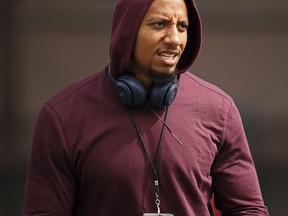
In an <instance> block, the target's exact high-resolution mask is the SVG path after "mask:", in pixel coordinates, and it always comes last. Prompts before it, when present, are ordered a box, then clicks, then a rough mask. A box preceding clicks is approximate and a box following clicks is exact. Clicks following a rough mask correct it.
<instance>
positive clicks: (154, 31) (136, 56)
mask: <svg viewBox="0 0 288 216" xmlns="http://www.w3.org/2000/svg"><path fill="white" fill-rule="evenodd" d="M187 28H188V15H187V8H186V4H185V2H184V0H173V1H172V0H154V1H153V3H152V4H151V6H150V7H149V9H148V11H147V13H146V15H145V16H144V18H143V21H142V23H141V25H140V28H139V31H138V35H137V39H136V44H135V47H134V53H133V59H132V64H131V66H132V70H133V71H134V73H135V75H136V76H137V77H138V79H140V80H141V81H142V82H144V84H146V85H148V86H149V85H151V83H152V82H153V80H152V78H151V77H150V76H149V75H148V70H150V71H151V70H152V71H153V73H157V74H158V75H160V76H161V75H162V74H163V75H164V76H165V75H167V74H172V73H173V72H174V71H175V70H176V66H177V63H178V61H179V59H180V57H181V55H182V53H183V51H184V49H185V46H186V43H187Z"/></svg>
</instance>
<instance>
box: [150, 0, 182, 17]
mask: <svg viewBox="0 0 288 216" xmlns="http://www.w3.org/2000/svg"><path fill="white" fill-rule="evenodd" d="M155 15H163V16H167V17H170V16H177V17H181V18H187V7H186V4H185V1H184V0H154V1H153V2H152V4H151V5H150V7H149V9H148V11H147V12H146V15H145V17H146V18H147V17H149V16H155Z"/></svg>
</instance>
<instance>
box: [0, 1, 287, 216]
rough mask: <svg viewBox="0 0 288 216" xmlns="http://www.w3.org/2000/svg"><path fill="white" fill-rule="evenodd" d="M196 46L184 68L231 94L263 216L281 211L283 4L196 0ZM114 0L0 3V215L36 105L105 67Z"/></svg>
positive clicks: (12, 204) (25, 152) (15, 203)
mask: <svg viewBox="0 0 288 216" xmlns="http://www.w3.org/2000/svg"><path fill="white" fill-rule="evenodd" d="M196 2H197V3H198V7H199V11H200V13H201V16H202V21H203V46H202V50H201V53H200V55H199V57H198V59H197V61H196V63H195V64H194V66H193V67H192V68H191V71H192V72H193V73H194V74H196V75H198V76H199V77H201V78H203V79H205V80H207V81H209V82H211V83H214V84H216V85H218V86H220V87H221V88H222V89H224V90H225V91H226V92H227V93H228V94H230V95H231V96H232V97H233V98H234V100H235V102H236V104H237V106H238V108H239V110H240V112H241V115H242V118H243V122H244V126H245V129H246V132H247V137H248V140H249V143H250V146H251V151H252V154H253V156H254V161H255V164H256V168H257V172H258V175H259V181H260V184H261V187H262V192H263V196H264V199H265V201H266V204H267V206H268V207H269V210H270V213H271V215H275V216H278V215H279V216H282V215H287V213H286V212H287V210H286V209H287V206H286V205H287V200H288V198H287V192H288V172H287V171H288V168H287V167H288V138H287V134H288V123H287V121H288V100H287V99H288V97H287V95H288V94H287V93H288V58H287V50H288V1H287V0H198V1H197V0H196ZM114 4H115V1H114V0H102V1H101V0H100V1H99V0H97V1H96V0H94V1H92V0H81V1H80V0H69V1H68V0H57V1H56V0H54V1H53V0H34V1H33V0H18V1H16V0H2V1H1V2H0V33H1V38H0V72H1V73H0V105H1V106H0V118H1V119H0V120H1V121H0V124H1V126H0V127H1V128H0V215H1V216H14V215H15V216H16V215H21V208H22V203H23V195H24V185H25V178H26V169H27V162H28V156H29V149H30V145H31V137H32V132H33V127H34V123H35V120H36V117H37V114H38V112H39V109H40V108H41V106H42V104H43V102H44V101H45V100H46V99H47V98H48V97H50V96H51V95H53V94H54V93H56V92H57V91H59V90H60V89H61V88H63V87H64V86H65V85H67V84H68V83H70V82H71V81H73V80H75V79H79V78H81V77H83V76H87V75H90V74H92V73H95V72H97V71H98V70H100V69H102V68H103V67H104V66H105V65H106V64H107V63H108V62H109V40H110V30H111V20H112V14H113V10H114V6H115V5H114Z"/></svg>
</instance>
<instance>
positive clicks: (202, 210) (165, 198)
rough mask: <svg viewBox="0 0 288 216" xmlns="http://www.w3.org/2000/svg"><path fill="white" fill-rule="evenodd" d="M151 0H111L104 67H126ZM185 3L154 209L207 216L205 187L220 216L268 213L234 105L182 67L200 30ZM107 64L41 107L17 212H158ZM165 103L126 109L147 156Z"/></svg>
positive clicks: (86, 215)
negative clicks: (185, 37)
mask: <svg viewBox="0 0 288 216" xmlns="http://www.w3.org/2000/svg"><path fill="white" fill-rule="evenodd" d="M151 2H152V0H137V1H134V0H133V1H132V0H120V1H118V3H119V4H118V5H117V7H116V12H115V17H114V23H113V32H112V38H111V65H112V67H113V70H114V72H115V74H117V75H120V74H123V73H126V72H127V70H128V62H129V60H130V57H131V53H132V49H133V45H134V41H135V37H136V33H137V30H138V27H139V25H140V23H141V19H142V17H143V15H144V14H145V12H146V10H147V8H148V6H149V5H150V4H151ZM186 3H187V5H188V6H189V18H190V19H189V23H190V27H189V42H188V46H187V48H186V50H185V53H184V54H183V56H182V57H183V58H182V59H181V62H180V63H179V68H180V73H181V76H180V77H181V78H180V88H179V90H178V94H177V97H176V99H175V101H174V102H173V104H172V105H171V106H170V107H169V113H168V118H167V125H168V128H167V127H166V128H165V131H164V137H163V143H162V147H161V158H160V163H159V179H160V199H161V209H162V211H163V212H169V213H173V214H175V215H178V216H194V215H195V216H199V215H201V216H206V215H207V216H208V215H210V214H212V213H211V212H212V210H211V206H210V200H211V197H212V192H213V193H214V194H215V204H216V207H217V208H218V209H220V210H221V211H222V214H223V215H268V212H267V209H266V207H265V206H264V204H263V200H262V196H261V191H260V188H259V184H258V180H257V176H256V172H255V168H254V164H253V161H252V158H251V154H250V151H249V147H248V143H247V140H246V137H245V133H244V130H243V126H242V123H241V119H240V116H239V113H238V111H237V109H236V107H235V104H234V103H233V101H232V99H231V98H230V97H229V96H228V95H227V94H225V93H224V92H223V91H221V90H220V89H218V88H217V87H215V86H213V85H211V84H209V83H206V82H204V81H202V80H200V79H199V78H197V77H195V76H194V75H191V74H190V73H188V72H187V71H186V70H187V69H188V68H189V67H190V66H191V64H192V63H193V61H194V60H195V58H196V56H197V53H198V51H199V48H200V38H201V28H200V20H199V16H198V13H197V10H196V8H195V7H192V6H193V2H192V1H188V0H187V1H186ZM116 69H117V70H116ZM107 71H108V67H106V68H105V69H103V70H102V71H100V72H99V73H96V74H94V75H91V76H90V77H87V78H84V79H82V80H79V81H76V82H74V83H72V84H70V85H69V86H68V87H66V88H65V89H63V90H62V91H60V92H59V93H58V94H56V95H55V96H53V97H52V98H50V99H49V100H47V102H46V103H45V104H44V105H43V108H42V110H41V112H40V113H39V117H38V120H37V123H36V126H35V131H34V138H33V143H32V147H31V156H30V162H29V168H28V176H27V184H26V193H25V202H24V208H23V215H24V216H31V215H37V216H44V215H53V216H54V215H55V216H66V215H67V216H68V215H74V216H90V215H97V216H115V215H129V216H132V215H139V216H141V215H143V213H144V212H155V211H156V207H155V203H154V199H155V198H154V186H153V182H154V176H153V172H152V168H151V167H150V164H149V162H148V160H147V157H146V155H145V153H144V151H143V147H142V146H141V144H140V142H139V140H138V137H137V133H136V131H135V128H134V127H133V124H132V122H131V119H130V118H129V116H128V114H127V110H126V109H125V107H124V106H123V105H121V104H120V103H119V101H118V100H117V98H116V96H115V94H114V93H113V91H112V88H111V86H110V85H109V82H108V75H107ZM164 111H165V110H164V108H163V109H160V110H158V111H157V112H156V111H155V112H152V111H151V110H150V109H148V108H147V106H142V107H138V108H131V112H132V114H133V116H134V117H135V119H136V122H137V125H138V126H139V128H140V131H141V135H142V136H143V139H144V141H145V143H146V145H147V148H148V151H149V153H150V154H151V156H152V158H153V159H155V152H156V148H157V144H158V139H159V136H160V131H161V127H162V122H161V120H160V119H159V118H162V119H163V116H164V113H165V112H164ZM179 141H180V142H181V144H180V142H179Z"/></svg>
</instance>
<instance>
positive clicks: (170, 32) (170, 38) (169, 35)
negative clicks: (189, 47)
mask: <svg viewBox="0 0 288 216" xmlns="http://www.w3.org/2000/svg"><path fill="white" fill-rule="evenodd" d="M180 34H181V32H179V30H178V28H177V26H176V25H172V26H170V27H169V28H168V29H167V31H166V35H165V38H164V43H165V44H168V45H171V46H173V47H177V46H179V45H180V44H181V36H180Z"/></svg>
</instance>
